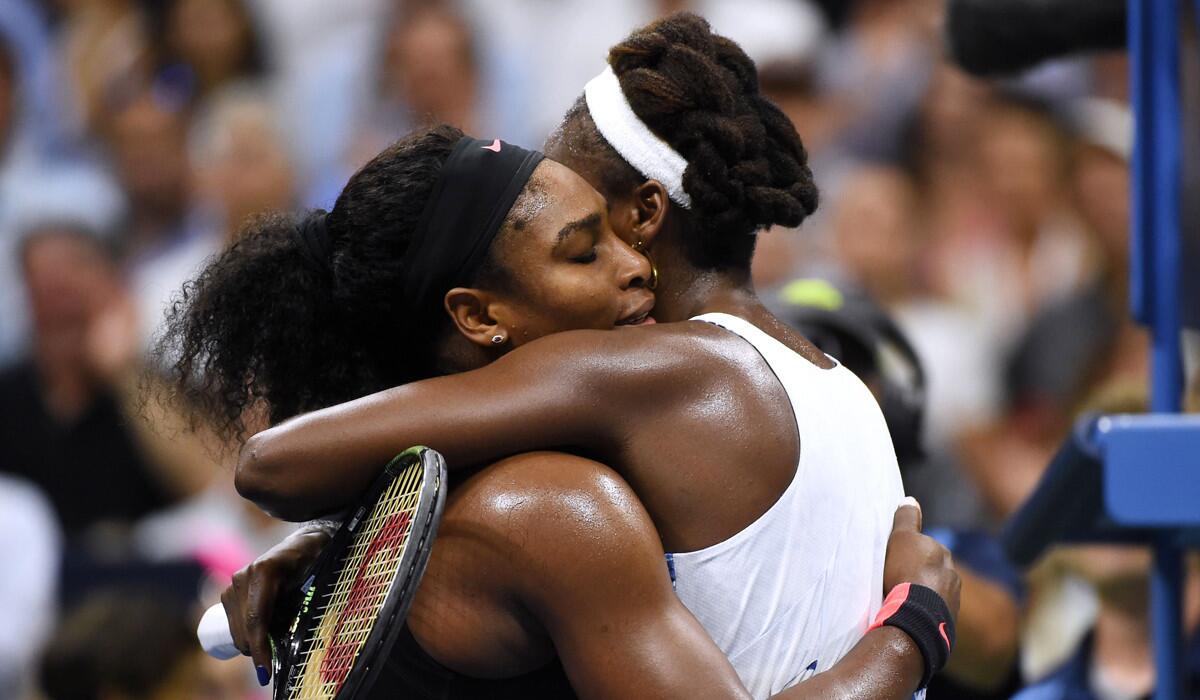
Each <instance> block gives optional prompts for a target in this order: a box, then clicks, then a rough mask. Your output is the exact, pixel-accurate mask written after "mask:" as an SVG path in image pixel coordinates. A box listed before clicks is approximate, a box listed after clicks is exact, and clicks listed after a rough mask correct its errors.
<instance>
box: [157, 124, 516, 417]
mask: <svg viewBox="0 0 1200 700" xmlns="http://www.w3.org/2000/svg"><path fill="white" fill-rule="evenodd" d="M462 136H463V133H462V132H461V131H459V130H458V129H456V128H454V127H450V126H445V125H441V126H436V127H432V128H430V129H425V130H422V131H419V132H416V133H414V134H412V135H410V136H408V137H407V138H405V139H403V140H401V141H399V142H397V143H395V144H393V145H392V146H390V147H388V148H387V149H386V150H384V151H383V152H382V153H380V154H379V155H377V156H376V157H375V158H373V159H372V160H371V161H370V162H369V163H367V164H366V165H365V166H363V167H362V169H360V170H359V171H358V172H356V173H355V174H354V175H353V176H352V177H351V178H350V180H349V182H348V183H347V184H346V186H345V188H344V189H343V190H342V193H341V195H340V196H339V197H338V199H337V202H336V203H335V204H334V207H333V209H332V210H331V211H330V212H328V214H326V213H325V212H321V211H316V212H311V213H309V214H307V215H306V216H307V217H319V216H324V217H325V227H326V229H327V230H328V234H329V239H330V248H331V250H330V260H329V265H328V266H322V265H317V264H314V263H313V260H312V253H310V252H308V251H306V250H305V249H304V244H303V242H302V241H301V240H300V234H299V231H298V229H299V227H301V226H303V225H305V224H306V221H305V220H303V219H298V218H297V217H296V216H294V215H290V214H283V213H269V214H265V215H260V216H259V217H257V218H255V219H253V220H251V221H250V222H249V223H247V224H246V226H245V227H244V228H243V229H242V231H241V233H240V234H239V237H238V239H237V240H236V241H235V242H234V243H233V245H232V246H230V247H229V248H228V249H226V250H225V251H224V252H222V253H221V254H220V255H219V256H218V257H217V258H215V259H214V260H213V261H211V262H210V263H209V264H208V265H207V266H206V267H205V269H204V270H203V272H201V274H200V276H199V277H198V278H197V279H195V280H193V281H191V282H188V283H187V284H185V285H184V287H183V291H182V295H181V296H179V297H178V298H177V299H176V300H175V302H174V303H173V305H172V309H171V311H170V313H169V314H168V318H167V323H166V329H165V332H164V333H163V335H162V336H161V337H160V338H159V340H158V342H157V348H156V355H157V356H158V358H159V360H160V364H165V365H169V369H170V374H171V377H170V379H171V380H172V383H173V384H174V388H175V394H174V396H173V398H175V399H176V400H181V402H182V403H184V404H185V405H186V406H187V407H189V408H190V409H192V410H193V411H194V414H196V415H197V416H198V417H201V418H206V419H208V420H209V421H211V422H213V423H215V425H216V427H217V428H218V430H219V431H220V432H222V433H224V434H226V435H230V436H233V437H238V438H240V437H243V436H244V434H245V430H246V425H245V423H244V422H243V417H244V416H245V415H246V412H247V410H248V409H251V410H255V409H261V408H266V409H267V413H268V417H269V420H270V421H271V422H272V423H276V422H278V421H280V420H283V419H285V418H288V417H290V416H293V415H296V414H298V413H303V412H305V411H311V410H315V409H317V408H322V407H324V406H329V405H333V404H336V403H341V402H343V401H348V400H350V399H353V398H357V397H360V396H365V395H366V394H369V393H372V392H375V391H379V390H381V389H384V388H387V387H390V386H396V385H398V384H402V383H405V382H408V381H413V380H415V379H420V378H425V377H428V376H431V375H432V374H434V373H435V364H434V357H433V350H434V346H435V342H434V341H435V340H436V339H437V338H438V337H440V334H442V333H444V332H446V331H447V330H448V329H449V328H450V321H449V319H448V317H446V316H445V314H437V315H432V314H430V315H426V316H414V315H413V313H412V312H411V311H410V310H409V309H407V308H406V306H405V305H404V303H403V299H402V294H401V290H402V288H403V280H404V274H405V257H406V254H407V252H408V247H409V243H410V241H411V238H412V233H413V230H414V229H415V228H416V224H417V222H418V220H419V219H420V216H421V212H422V210H423V208H424V206H425V203H426V200H427V199H428V198H429V196H430V195H431V192H432V190H433V186H434V183H435V182H436V181H437V178H438V173H439V171H440V170H441V168H442V166H443V165H444V164H445V162H446V160H447V159H448V158H449V156H450V153H451V151H452V150H453V148H454V146H455V144H456V143H457V142H458V140H459V139H460V138H462ZM536 177H537V176H536V175H535V179H534V180H531V181H530V183H531V185H529V186H526V188H525V190H524V191H523V192H522V194H521V196H520V197H518V199H517V202H516V203H515V204H514V205H513V208H512V212H511V213H510V215H509V217H508V218H507V219H506V221H505V223H504V225H503V226H502V228H501V230H500V233H499V234H498V235H497V238H496V240H497V241H499V240H501V239H502V237H503V236H504V235H505V233H506V230H508V229H511V228H514V227H517V226H520V225H523V224H524V223H525V222H523V221H520V219H521V216H522V212H523V211H525V210H526V209H527V208H528V207H526V206H524V204H523V200H526V199H528V198H529V197H530V196H531V195H536V194H537V192H538V191H539V189H538V187H536V186H533V183H534V182H535V180H536ZM495 249H496V245H495V242H493V246H492V250H493V251H494V250H495ZM493 257H494V256H493V255H491V254H489V260H488V261H485V263H484V265H483V268H482V269H481V270H480V272H479V273H478V274H477V275H476V278H475V284H478V285H480V286H496V285H499V284H502V282H503V280H502V279H501V278H502V277H503V276H502V275H500V274H499V272H498V271H497V270H496V265H495V262H494V260H491V258H493Z"/></svg>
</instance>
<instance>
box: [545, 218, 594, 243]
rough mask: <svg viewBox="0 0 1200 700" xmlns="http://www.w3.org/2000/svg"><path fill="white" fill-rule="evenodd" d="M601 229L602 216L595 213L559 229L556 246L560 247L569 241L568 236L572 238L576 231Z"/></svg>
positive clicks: (555, 241)
mask: <svg viewBox="0 0 1200 700" xmlns="http://www.w3.org/2000/svg"><path fill="white" fill-rule="evenodd" d="M599 228H600V214H599V213H598V212H593V213H591V214H588V215H587V216H585V217H583V218H582V219H576V220H575V221H572V222H571V223H569V224H567V225H566V226H563V227H562V228H561V229H559V231H558V236H557V237H556V238H555V240H554V245H555V246H558V245H560V244H562V242H563V241H565V240H567V237H568V236H570V235H571V234H572V233H575V232H576V231H579V230H581V229H592V230H596V229H599Z"/></svg>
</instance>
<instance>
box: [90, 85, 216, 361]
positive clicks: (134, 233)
mask: <svg viewBox="0 0 1200 700" xmlns="http://www.w3.org/2000/svg"><path fill="white" fill-rule="evenodd" d="M176 87H177V86H171V85H168V84H165V83H154V84H142V83H129V84H126V85H124V86H123V89H122V90H120V91H114V93H113V101H112V103H111V105H110V108H111V111H110V112H109V113H108V114H107V116H106V118H105V129H104V133H105V139H106V145H107V146H108V150H109V153H110V155H111V159H112V163H113V168H114V170H115V172H116V175H117V179H118V181H119V182H120V184H121V187H122V189H123V190H124V192H125V197H126V199H127V200H128V204H129V215H128V217H127V218H128V223H127V225H126V226H125V229H124V231H123V232H122V237H121V242H120V243H121V247H122V251H123V255H124V267H125V269H126V273H127V275H128V276H129V279H130V281H131V285H132V291H133V294H134V296H135V297H136V299H137V304H138V315H139V317H140V319H141V323H142V331H141V332H142V335H143V338H144V340H145V341H146V343H147V345H148V343H149V340H150V339H151V337H152V336H153V333H154V329H155V328H157V326H158V324H159V322H161V320H162V318H163V316H164V312H165V310H166V305H167V303H168V302H169V300H170V298H171V296H172V295H173V294H175V293H177V292H178V291H179V289H180V288H181V287H182V286H183V283H184V282H185V281H186V280H188V279H190V278H191V277H192V276H193V275H194V274H195V273H196V272H197V271H198V270H199V269H200V265H201V263H203V262H204V260H205V259H206V258H207V257H208V256H209V255H211V254H213V253H215V252H216V251H217V250H218V249H219V247H220V234H219V232H218V231H216V230H215V227H214V226H213V225H212V224H211V223H209V222H206V221H204V220H203V219H202V217H201V216H200V215H199V212H197V211H196V209H195V207H194V200H193V199H192V198H193V195H194V182H193V172H192V164H191V161H190V159H189V156H188V150H187V127H188V121H187V116H188V113H187V111H186V98H187V95H186V94H184V93H181V92H179V91H178V90H177V89H176Z"/></svg>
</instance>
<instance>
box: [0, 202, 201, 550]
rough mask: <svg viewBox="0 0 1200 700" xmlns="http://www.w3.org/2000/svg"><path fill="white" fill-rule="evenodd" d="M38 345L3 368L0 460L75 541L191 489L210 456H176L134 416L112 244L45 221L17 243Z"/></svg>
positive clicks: (129, 337)
mask: <svg viewBox="0 0 1200 700" xmlns="http://www.w3.org/2000/svg"><path fill="white" fill-rule="evenodd" d="M20 251H21V254H20V260H21V268H22V272H23V277H24V280H25V284H26V287H27V290H28V297H29V303H30V308H31V310H32V314H31V315H32V318H33V331H34V332H33V341H34V342H33V354H32V356H31V357H30V358H29V359H27V360H25V361H23V362H21V363H18V364H16V365H14V366H13V367H12V368H11V369H9V370H7V371H5V372H4V373H3V374H0V469H2V470H4V471H6V472H9V473H13V474H16V475H19V476H21V477H24V478H26V479H28V480H29V481H31V482H32V483H34V484H36V485H37V486H38V487H40V488H41V489H42V490H43V491H44V493H45V494H46V495H47V497H48V498H49V500H50V502H51V503H52V504H53V506H54V509H55V512H56V513H57V516H58V521H59V523H60V524H61V526H62V529H63V531H64V534H65V535H66V537H67V538H68V540H69V541H70V542H73V543H82V542H83V540H84V539H86V537H87V536H88V535H89V533H93V532H94V531H95V528H96V527H97V526H100V525H102V524H105V523H117V524H125V525H127V524H128V523H130V522H131V521H133V520H135V519H137V518H139V517H141V516H143V515H146V514H147V513H150V512H152V511H155V510H157V509H160V508H162V507H163V506H165V505H167V504H169V503H171V502H173V501H174V500H176V499H177V498H179V497H181V496H184V495H190V493H193V492H195V491H196V490H198V489H199V488H200V487H202V485H203V484H205V483H207V480H208V479H209V478H211V476H212V473H213V472H212V469H211V466H210V467H208V468H207V469H205V468H204V467H203V463H199V464H200V466H197V464H198V463H197V462H194V461H189V460H187V459H181V460H172V459H168V458H166V456H168V455H171V454H175V450H177V449H180V446H181V443H178V442H176V441H173V440H170V439H166V438H164V439H161V440H159V441H154V440H153V439H152V433H151V432H150V431H149V430H147V429H145V424H144V423H143V422H142V421H140V420H138V419H137V414H136V404H137V401H136V396H135V391H134V387H135V382H133V381H130V377H131V376H133V372H131V370H130V369H129V365H130V363H131V362H132V361H134V360H135V359H136V358H137V357H138V353H137V348H138V342H137V339H136V338H137V333H136V321H132V322H131V320H130V319H131V317H132V314H131V313H130V311H131V309H132V307H133V305H132V302H131V301H130V300H129V299H128V297H127V293H126V292H125V290H124V288H123V286H122V281H121V276H120V273H119V270H118V267H117V264H116V260H115V259H114V256H113V254H112V252H111V247H110V244H109V243H106V242H105V241H104V240H102V239H101V238H99V237H97V235H96V234H94V233H93V232H92V231H90V230H88V229H86V228H81V227H79V226H78V225H70V224H54V223H50V222H47V223H44V224H42V225H41V226H39V227H37V228H34V229H31V230H29V231H27V232H26V235H25V237H24V238H23V241H22V244H21V248H20Z"/></svg>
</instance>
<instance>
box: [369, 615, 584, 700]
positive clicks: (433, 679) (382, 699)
mask: <svg viewBox="0 0 1200 700" xmlns="http://www.w3.org/2000/svg"><path fill="white" fill-rule="evenodd" d="M370 697H371V698H372V699H373V700H391V699H393V698H405V700H466V699H468V698H472V699H473V698H488V699H489V700H490V699H492V698H495V699H496V700H507V699H509V698H512V699H513V700H516V699H517V698H574V697H575V691H574V690H572V689H571V684H570V682H569V681H568V680H567V674H566V671H564V670H563V667H562V664H561V663H560V662H559V661H558V659H555V660H554V661H552V662H550V663H549V664H547V665H545V666H543V667H542V668H540V669H538V670H536V671H531V672H529V673H526V674H523V675H520V676H514V677H513V678H502V679H485V678H472V677H470V676H464V675H462V674H461V673H457V672H455V671H452V670H450V669H448V668H446V667H445V666H443V665H441V664H440V663H438V662H437V660H436V659H434V658H433V657H432V656H430V655H429V654H428V653H427V652H426V651H425V650H424V649H422V648H421V645H420V644H418V643H417V640H416V638H415V637H413V634H412V631H411V630H410V629H409V628H408V624H407V623H406V624H405V625H404V628H403V629H402V630H401V631H400V638H399V639H397V640H396V645H395V646H393V647H392V653H391V654H390V655H389V656H388V660H387V663H386V664H385V665H384V667H383V669H382V670H381V671H380V673H379V679H378V680H377V681H376V682H375V685H374V686H373V687H372V688H371V693H370Z"/></svg>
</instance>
